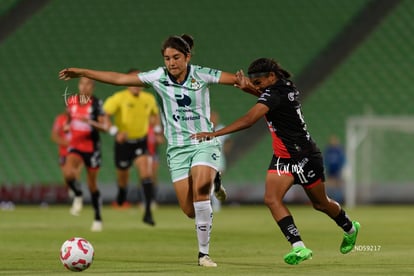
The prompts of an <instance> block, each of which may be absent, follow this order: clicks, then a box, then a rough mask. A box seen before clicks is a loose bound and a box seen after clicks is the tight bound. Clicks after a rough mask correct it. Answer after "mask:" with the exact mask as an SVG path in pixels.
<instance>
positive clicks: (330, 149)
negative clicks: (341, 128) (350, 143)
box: [324, 135, 345, 202]
mask: <svg viewBox="0 0 414 276" xmlns="http://www.w3.org/2000/svg"><path fill="white" fill-rule="evenodd" d="M324 160H325V168H326V177H327V180H326V183H327V188H328V193H329V194H330V195H331V196H332V197H333V198H334V199H335V200H337V201H339V202H342V201H343V194H342V186H343V179H342V169H343V168H344V165H345V153H344V149H343V147H342V145H341V143H340V141H339V138H338V137H337V136H336V135H331V137H330V138H329V142H328V145H327V146H326V148H325V151H324Z"/></svg>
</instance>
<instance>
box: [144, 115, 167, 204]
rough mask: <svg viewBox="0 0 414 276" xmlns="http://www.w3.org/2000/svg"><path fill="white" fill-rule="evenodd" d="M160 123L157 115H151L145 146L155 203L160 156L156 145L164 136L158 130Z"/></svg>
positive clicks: (161, 141) (160, 142) (163, 139)
mask: <svg viewBox="0 0 414 276" xmlns="http://www.w3.org/2000/svg"><path fill="white" fill-rule="evenodd" d="M159 125H160V117H159V116H151V118H150V124H149V127H148V135H147V146H148V154H149V156H150V159H149V160H150V167H151V170H152V184H153V187H154V200H153V203H156V202H155V201H156V198H157V197H156V194H157V190H158V186H157V185H158V168H159V164H160V157H159V153H158V146H159V145H160V144H163V143H164V142H165V137H164V134H163V133H162V132H159V130H158V127H157V126H159Z"/></svg>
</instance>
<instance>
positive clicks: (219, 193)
mask: <svg viewBox="0 0 414 276" xmlns="http://www.w3.org/2000/svg"><path fill="white" fill-rule="evenodd" d="M214 195H215V196H216V198H217V199H218V200H219V201H220V202H224V201H225V200H226V198H227V194H226V190H225V189H224V187H223V185H221V173H220V172H217V174H216V177H215V178H214Z"/></svg>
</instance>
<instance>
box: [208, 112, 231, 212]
mask: <svg viewBox="0 0 414 276" xmlns="http://www.w3.org/2000/svg"><path fill="white" fill-rule="evenodd" d="M210 121H211V122H212V123H213V127H214V131H217V130H219V129H222V128H224V127H225V125H223V124H222V123H221V122H220V115H219V114H218V112H216V111H212V112H211V115H210ZM217 138H218V139H219V141H220V144H221V158H220V165H219V168H218V171H217V173H216V176H215V177H214V185H215V186H220V185H222V183H221V179H222V175H223V174H224V172H225V170H226V156H227V155H228V153H229V152H230V150H231V147H232V140H231V139H230V135H223V136H220V137H217ZM212 192H214V189H212ZM213 194H214V193H213ZM211 204H212V206H213V211H215V212H218V211H220V209H221V202H220V200H218V199H217V198H216V197H215V196H213V197H211Z"/></svg>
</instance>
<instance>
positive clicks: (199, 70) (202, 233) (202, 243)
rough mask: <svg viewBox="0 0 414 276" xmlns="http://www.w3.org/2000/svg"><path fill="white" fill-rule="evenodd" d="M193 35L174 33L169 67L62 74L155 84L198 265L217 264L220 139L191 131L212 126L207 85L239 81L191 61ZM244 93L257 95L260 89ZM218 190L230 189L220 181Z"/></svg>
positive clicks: (165, 48) (166, 51) (167, 45)
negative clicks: (213, 238)
mask: <svg viewBox="0 0 414 276" xmlns="http://www.w3.org/2000/svg"><path fill="white" fill-rule="evenodd" d="M193 44H194V43H193V39H192V37H191V36H188V35H182V36H170V37H168V38H167V39H166V40H165V41H164V43H163V45H162V49H161V54H162V56H163V59H164V64H165V67H159V68H157V69H155V70H152V71H149V72H143V73H139V74H138V75H130V74H122V73H117V72H106V71H96V70H90V69H82V68H67V69H64V70H61V71H60V72H59V78H60V79H63V80H68V79H71V78H75V77H81V76H84V77H89V78H92V79H95V80H98V81H101V82H105V83H109V84H115V85H125V86H141V87H143V86H152V87H153V88H154V89H155V90H156V92H157V96H158V97H157V99H159V100H160V101H162V102H161V103H160V106H161V107H162V108H161V110H162V120H163V127H164V135H165V137H166V139H167V141H168V148H167V162H168V165H169V169H170V173H171V178H172V181H173V183H174V188H175V192H176V195H177V199H178V202H179V204H180V207H181V209H182V211H183V212H184V213H185V214H186V215H187V216H188V217H190V218H195V223H196V233H197V239H198V249H199V253H198V264H199V265H200V266H204V267H216V266H217V264H216V263H215V262H214V261H213V260H212V259H211V258H210V257H209V246H210V232H211V229H212V219H213V212H212V207H211V202H210V190H211V187H212V184H213V180H214V177H215V175H216V173H217V170H218V168H219V164H220V156H221V152H220V143H219V142H218V140H217V139H213V140H210V141H206V140H200V141H198V140H192V139H191V138H190V135H191V134H194V133H197V132H200V131H211V130H212V124H211V122H210V120H209V118H210V97H209V86H210V84H213V83H220V84H227V85H237V81H238V78H237V76H236V75H235V74H231V73H227V72H222V71H220V70H216V69H210V68H206V67H201V66H196V65H192V64H190V60H191V56H192V54H191V50H192V48H193ZM246 92H248V93H252V94H254V95H258V93H257V91H256V90H247V91H246ZM216 195H218V198H221V199H222V200H224V199H225V197H226V194H225V191H224V189H222V187H221V186H220V187H219V189H218V190H216Z"/></svg>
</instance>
